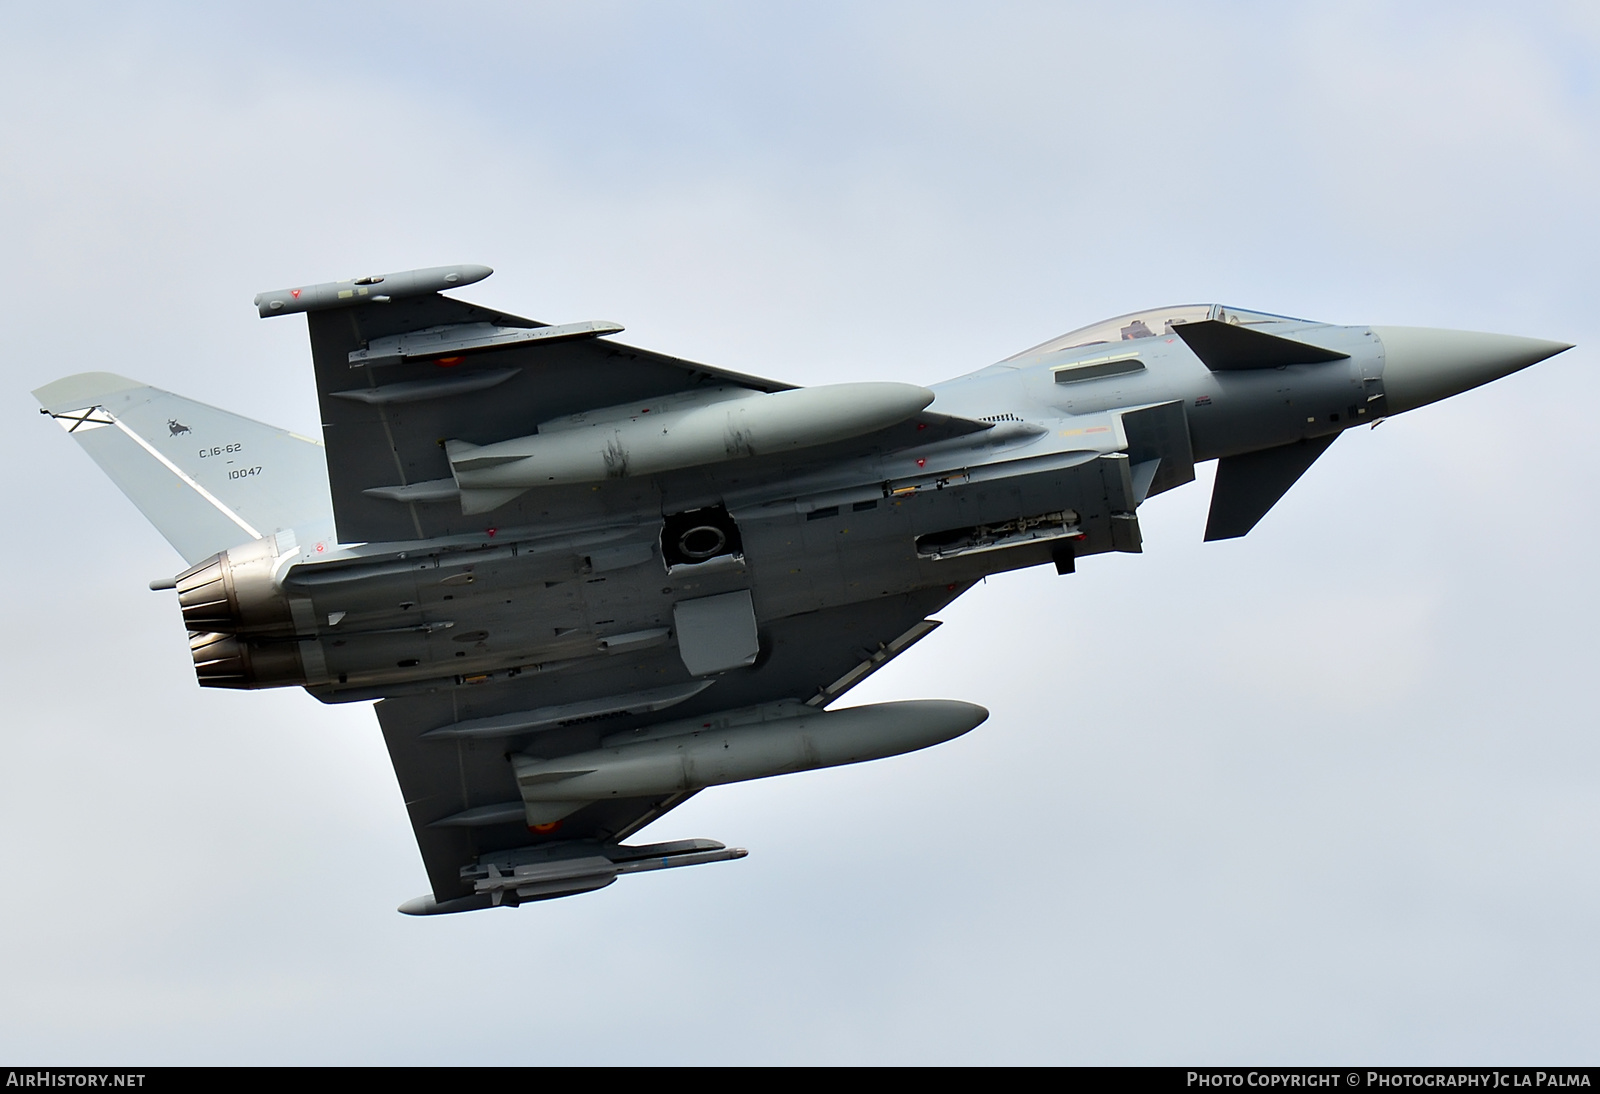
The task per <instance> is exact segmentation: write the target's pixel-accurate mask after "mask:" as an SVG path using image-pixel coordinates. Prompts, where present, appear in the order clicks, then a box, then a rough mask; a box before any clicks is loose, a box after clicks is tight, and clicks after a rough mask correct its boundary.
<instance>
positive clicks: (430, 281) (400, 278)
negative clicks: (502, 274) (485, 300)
mask: <svg viewBox="0 0 1600 1094" xmlns="http://www.w3.org/2000/svg"><path fill="white" fill-rule="evenodd" d="M492 273H494V271H493V270H491V269H490V268H489V267H488V266H431V267H429V268H428V269H425V270H402V271H401V272H399V273H390V274H369V275H368V276H366V277H355V278H351V279H350V280H348V281H329V282H327V283H326V284H322V285H305V286H302V287H301V288H298V289H279V290H277V291H276V292H263V293H257V294H256V299H255V304H256V310H257V311H258V312H259V313H260V314H261V318H263V319H269V318H271V317H272V316H274V315H288V314H290V313H291V312H301V311H323V310H324V309H327V308H345V307H350V306H351V305H354V304H387V303H388V302H389V301H390V300H393V299H395V298H396V297H401V296H422V295H424V294H425V293H431V292H439V291H440V290H441V289H455V288H459V287H461V286H462V285H471V284H472V283H473V282H475V281H482V280H483V279H484V278H486V277H488V276H489V275H490V274H492Z"/></svg>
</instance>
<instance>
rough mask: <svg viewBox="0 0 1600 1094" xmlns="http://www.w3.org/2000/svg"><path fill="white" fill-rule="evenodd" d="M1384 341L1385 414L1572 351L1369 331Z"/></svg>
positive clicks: (1506, 340) (1447, 334) (1500, 339)
mask: <svg viewBox="0 0 1600 1094" xmlns="http://www.w3.org/2000/svg"><path fill="white" fill-rule="evenodd" d="M1372 332H1373V333H1374V334H1376V335H1377V336H1378V338H1379V340H1380V341H1382V342H1383V359H1384V363H1383V391H1384V395H1385V396H1386V397H1387V406H1388V412H1389V413H1390V414H1401V413H1403V412H1405V411H1407V410H1414V409H1416V408H1417V407H1419V406H1426V405H1427V404H1428V403H1436V402H1438V401H1439V400H1440V399H1448V398H1449V397H1450V396H1452V395H1459V394H1461V393H1462V392H1463V391H1470V390H1472V389H1473V388H1475V387H1480V386H1482V385H1483V384H1487V383H1488V382H1489V381H1491V380H1498V379H1500V377H1502V376H1509V375H1511V373H1513V372H1517V371H1519V370H1521V369H1525V368H1527V367H1528V366H1529V365H1535V364H1538V363H1539V362H1540V361H1543V360H1544V359H1545V358H1547V357H1554V356H1555V355H1556V354H1558V353H1560V352H1562V351H1563V350H1568V349H1571V348H1572V347H1571V346H1570V345H1569V344H1567V343H1566V342H1547V341H1545V340H1544V339H1542V338H1518V337H1516V336H1514V335H1509V334H1478V333H1475V332H1473V331H1464V330H1436V329H1434V328H1431V327H1373V328H1372Z"/></svg>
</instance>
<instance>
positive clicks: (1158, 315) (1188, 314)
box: [1006, 304, 1307, 361]
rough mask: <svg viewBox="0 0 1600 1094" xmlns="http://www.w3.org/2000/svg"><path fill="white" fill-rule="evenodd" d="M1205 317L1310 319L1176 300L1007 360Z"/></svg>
mask: <svg viewBox="0 0 1600 1094" xmlns="http://www.w3.org/2000/svg"><path fill="white" fill-rule="evenodd" d="M1205 319H1215V320H1218V321H1220V322H1223V323H1232V324H1234V325H1235V326H1242V327H1257V328H1259V327H1263V326H1268V325H1271V324H1277V323H1285V324H1287V323H1305V322H1307V320H1304V319H1294V318H1291V317H1289V316H1287V315H1272V314H1270V313H1268V312H1259V311H1245V310H1244V309H1243V308H1230V307H1228V306H1226V305H1224V304H1176V305H1174V306H1172V307H1170V308H1151V309H1149V310H1147V311H1136V312H1129V313H1128V314H1127V315H1119V316H1117V317H1116V318H1115V319H1104V320H1101V321H1100V322H1098V323H1091V324H1090V325H1089V326H1087V327H1079V328H1078V329H1077V330H1075V331H1070V332H1068V333H1067V334H1063V335H1062V336H1061V337H1059V338H1052V339H1050V341H1048V342H1043V343H1041V344H1039V345H1037V346H1034V347H1033V348H1032V349H1025V350H1023V351H1022V352H1021V353H1017V354H1013V355H1012V356H1010V357H1007V358H1006V360H1007V361H1015V360H1018V359H1019V358H1023V357H1042V356H1044V355H1045V354H1048V353H1059V352H1060V351H1061V350H1066V349H1078V348H1080V347H1082V346H1096V345H1100V344H1102V343H1105V342H1131V341H1133V340H1134V339H1137V338H1155V337H1157V336H1158V335H1168V334H1171V333H1172V328H1173V327H1176V326H1179V325H1181V324H1183V323H1198V322H1201V321H1202V320H1205Z"/></svg>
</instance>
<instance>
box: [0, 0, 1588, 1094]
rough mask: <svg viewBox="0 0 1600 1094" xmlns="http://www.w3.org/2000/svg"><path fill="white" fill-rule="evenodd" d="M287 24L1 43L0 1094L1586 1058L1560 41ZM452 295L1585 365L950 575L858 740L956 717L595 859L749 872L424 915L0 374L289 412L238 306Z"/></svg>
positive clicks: (342, 20)
mask: <svg viewBox="0 0 1600 1094" xmlns="http://www.w3.org/2000/svg"><path fill="white" fill-rule="evenodd" d="M332 7H333V6H332V5H310V4H306V5H296V4H277V5H271V6H267V7H263V6H261V5H251V6H243V5H241V6H237V7H234V8H231V9H223V8H222V7H221V6H212V5H195V6H194V7H193V8H190V7H187V6H184V5H176V4H174V5H137V6H134V5H105V6H96V5H87V4H85V5H70V4H52V5H24V4H20V3H18V4H6V5H4V7H3V9H0V10H3V13H4V17H5V25H6V27H7V30H6V33H5V35H4V37H3V38H0V60H3V63H0V254H3V255H4V258H5V261H4V262H3V263H0V369H3V375H4V377H5V380H6V383H4V384H0V412H3V415H4V420H6V421H9V422H11V423H12V428H10V429H8V430H5V431H4V432H3V433H0V444H3V445H4V446H5V448H4V457H5V459H6V463H7V465H8V466H10V467H11V468H12V469H13V472H12V479H11V481H12V483H13V485H12V487H11V488H10V499H11V502H12V504H11V506H10V507H9V508H10V511H11V513H12V516H13V523H12V526H11V528H10V534H9V535H7V536H5V537H4V539H3V540H0V572H3V573H4V574H6V575H7V578H6V589H7V597H6V599H7V602H8V603H9V604H10V606H11V620H12V624H11V626H10V627H9V628H8V629H7V632H6V635H5V637H4V638H3V639H0V642H3V643H4V652H5V657H4V659H3V665H4V667H3V669H0V672H3V673H4V684H5V685H6V694H7V696H8V697H9V698H8V702H7V705H6V709H7V712H8V717H6V718H5V719H4V723H3V728H0V875H3V876H4V878H5V882H6V889H5V911H4V912H3V913H0V970H3V982H4V984H5V985H6V990H5V991H4V992H0V1057H4V1058H6V1059H10V1060H16V1061H27V1062H29V1063H47V1062H56V1063H96V1062H105V1063H149V1064H157V1063H200V1062H239V1063H245V1062H261V1063H318V1062H340V1063H491V1062H494V1063H523V1064H550V1063H573V1062H705V1063H736V1062H772V1063H812V1062H814V1063H849V1062H880V1063H944V1062H976V1063H981V1062H1054V1063H1202V1062H1203V1063H1219V1062H1251V1063H1267V1062H1319V1063H1321V1062H1350V1063H1423V1062H1439V1063H1452V1064H1466V1063H1482V1062H1497V1063H1507V1064H1510V1063H1551V1064H1554V1063H1567V1062H1592V1061H1593V1059H1594V1057H1595V1055H1596V1050H1597V1048H1600V1034H1597V1032H1596V1031H1597V1030H1600V1001H1597V996H1596V994H1595V991H1594V985H1595V983H1596V982H1597V979H1600V946H1597V943H1596V941H1595V938H1596V936H1595V931H1594V925H1595V923H1596V922H1597V919H1600V883H1597V877H1600V871H1597V870H1596V860H1597V852H1600V836H1597V833H1600V740H1597V730H1600V719H1597V717H1596V714H1595V711H1594V709H1593V702H1592V699H1591V696H1592V694H1593V693H1594V690H1595V681H1594V675H1595V660H1596V657H1595V655H1596V639H1595V623H1594V619H1595V617H1596V614H1597V610H1600V581H1597V577H1596V567H1595V565H1594V562H1593V557H1592V556H1593V545H1594V544H1595V542H1596V541H1597V539H1600V520H1597V512H1596V502H1597V498H1600V487H1597V485H1596V477H1595V468H1596V467H1597V462H1600V441H1597V440H1596V436H1595V432H1594V429H1593V426H1592V423H1593V419H1594V414H1595V408H1596V405H1597V402H1600V399H1597V396H1600V382H1597V380H1596V376H1595V372H1594V368H1595V365H1594V362H1595V356H1594V350H1593V348H1592V347H1594V346H1595V345H1597V344H1600V323H1597V321H1596V317H1595V312H1594V301H1595V299H1596V288H1597V273H1596V258H1595V256H1596V254H1600V213H1597V208H1600V207H1597V204H1596V201H1595V194H1596V193H1597V192H1600V83H1597V72H1600V65H1597V60H1596V58H1597V57H1600V17H1597V16H1596V14H1595V9H1594V7H1593V6H1592V5H1586V4H1580V3H1571V4H1559V3H1548V4H1540V3H1525V4H1519V5H1516V6H1515V7H1512V8H1508V7H1506V6H1505V5H1501V4H1470V3H1467V4H1463V3H1456V4H1448V5H1445V4H1420V3H1419V4H1412V5H1404V6H1391V5H1383V4H1356V3H1342V4H1334V5H1316V6H1315V9H1316V10H1309V9H1310V8H1311V7H1312V6H1305V9H1302V8H1300V7H1297V6H1291V5H1279V4H1245V3H1240V4H1217V5H1205V6H1198V5H1182V4H1173V5H1163V4H1145V5H1131V4H1130V5H1118V6H1117V10H1116V13H1115V14H1107V13H1106V10H1104V9H1106V8H1108V6H1107V5H1083V6H1082V7H1081V8H1080V9H1074V7H1073V6H1071V5H1062V4H1038V5H1029V4H983V5H978V4H970V5H949V4H937V3H930V2H919V3H914V4H913V3H905V4H890V3H876V4H872V5H855V4H829V3H820V2H808V3H804V4H800V3H794V4H762V5H749V4H738V3H724V4H703V3H702V4H693V3H680V4H670V5H668V4H655V5H648V4H624V3H613V4H604V3H586V4H581V5H580V4H570V5H537V4H506V5H491V4H479V5H466V6H461V10H458V6H456V5H433V4H428V5H425V4H417V5H412V6H409V7H408V6H403V5H385V6H382V7H375V6H372V5H351V6H348V7H345V8H343V9H334V10H333V11H332V12H331V14H330V10H329V9H330V8H332ZM463 11H464V13H463ZM446 262H485V263H488V264H490V265H493V266H495V267H496V268H497V270H498V272H497V273H496V275H495V276H494V277H493V278H492V279H490V280H489V281H487V282H485V283H483V284H482V285H478V286H474V287H473V288H471V289H470V290H466V291H464V292H463V293H461V294H460V295H462V296H464V297H466V298H467V299H472V300H479V301H482V302H484V303H487V304H491V305H495V306H499V307H503V308H505V309H507V310H510V311H514V312H520V313H523V314H529V315H533V316H536V317H539V318H542V319H546V320H550V321H558V322H559V321H573V320H580V319H592V318H614V319H616V320H618V321H620V322H622V323H624V324H626V325H627V327H628V333H627V335H626V338H627V340H628V341H630V342H634V343H637V344H642V345H647V346H651V347H653V348H657V349H660V350H663V351H665V352H669V353H674V354H678V355H681V356H685V357H689V358H691V359H699V360H704V361H707V362H711V363H715V364H718V365H721V366H725V367H729V368H733V369H738V370H741V371H747V372H753V373H760V374H766V375H771V376H776V377H780V378H783V379H786V380H790V381H794V382H798V383H825V382H829V381H837V380H844V379H861V378H881V379H902V380H916V381H922V382H928V381H932V380H937V379H943V378H947V377H950V376H953V375H957V374H960V373H963V372H967V371H970V370H972V369H975V368H979V367H981V366H983V365H985V364H987V363H989V362H991V361H994V360H996V359H998V358H1000V357H1003V356H1006V355H1007V354H1009V353H1011V352H1014V351H1016V350H1018V349H1021V348H1023V347H1025V346H1028V345H1032V344H1034V343H1037V342H1040V341H1042V340H1044V339H1045V338H1048V337H1050V336H1052V335H1054V334H1057V333H1060V332H1062V331H1065V330H1067V329H1069V328H1072V327H1075V326H1078V325H1081V324H1083V323H1087V322H1091V321H1093V320H1095V319H1098V318H1101V317H1104V316H1107V315H1112V314H1117V313H1121V312H1125V311H1129V310H1131V309H1134V308H1138V307H1143V306H1148V305H1158V304H1165V303H1171V302H1175V301H1210V300H1221V301H1225V302H1229V303H1233V304H1237V305H1239V306H1243V307H1252V308H1259V309H1262V310H1267V311H1274V312H1282V313H1288V314H1292V315H1307V316H1312V317H1317V318H1322V319H1326V320H1329V321H1333V322H1350V323H1356V322H1363V323H1401V324H1415V325H1430V326H1445V327H1458V328H1464V329H1479V330H1495V331H1503V332H1505V333H1512V334H1525V335H1533V336H1538V337H1547V338H1555V339H1562V340H1565V341H1570V342H1576V343H1578V348H1577V349H1575V350H1573V351H1571V352H1569V353H1566V354H1564V355H1562V356H1561V357H1559V358H1556V359H1554V360H1552V361H1549V362H1547V363H1545V364H1543V365H1540V366H1538V367H1536V368H1535V369H1532V370H1530V371H1528V372H1526V373H1522V374H1519V375H1517V376H1515V377H1512V378H1510V379H1508V380H1505V381H1503V382H1501V383H1499V384H1496V385H1494V386H1492V387H1490V388H1486V389H1482V390H1480V391H1478V392H1474V393H1471V394H1469V395H1466V396H1463V397H1460V398H1458V399H1456V400H1454V401H1452V402H1451V403H1449V404H1447V405H1442V406H1437V407H1433V408H1425V409H1424V410H1422V411H1419V412H1417V413H1415V414H1414V415H1408V416H1406V417H1402V418H1398V419H1395V420H1394V421H1391V422H1389V423H1387V424H1386V425H1385V426H1384V427H1383V428H1382V429H1380V430H1377V431H1369V430H1362V431H1359V432H1353V433H1352V434H1351V435H1350V436H1349V437H1347V438H1345V439H1343V440H1341V441H1340V442H1339V444H1338V445H1336V446H1335V447H1334V448H1333V449H1332V450H1331V451H1330V452H1329V454H1328V455H1327V456H1326V457H1325V458H1324V459H1323V460H1322V461H1320V462H1319V463H1318V465H1317V466H1316V467H1314V468H1313V469H1312V471H1311V472H1310V473H1309V474H1308V475H1307V476H1306V478H1305V480H1304V481H1303V482H1302V483H1301V484H1299V485H1298V486H1297V487H1296V488H1295V489H1294V491H1293V492H1291V493H1290V495H1289V496H1288V497H1287V498H1286V499H1285V501H1283V502H1282V503H1281V504H1280V505H1279V506H1278V507H1277V508H1276V509H1275V510H1274V511H1273V512H1272V513H1271V514H1270V515H1269V516H1268V518H1267V519H1266V520H1265V521H1264V522H1263V524H1262V525H1261V526H1260V527H1259V528H1258V529H1257V530H1256V531H1255V532H1254V533H1252V534H1251V535H1250V536H1249V537H1248V538H1246V539H1244V540H1240V541H1235V542H1230V543H1223V544H1212V545H1203V544H1202V543H1201V542H1200V535H1201V530H1202V528H1203V525H1204V514H1205V507H1206V502H1207V489H1208V483H1209V481H1210V470H1209V468H1206V469H1203V471H1202V475H1201V481H1200V482H1198V483H1196V484H1194V485H1192V486H1190V487H1187V488H1185V489H1183V490H1181V491H1178V492H1175V493H1173V494H1171V495H1166V496H1163V497H1161V498H1158V499H1155V500H1154V501H1153V502H1152V503H1151V504H1150V505H1149V506H1148V507H1147V509H1146V510H1145V521H1144V527H1145V537H1146V553H1145V555H1143V556H1142V557H1125V556H1119V557H1101V558H1095V559H1091V560H1087V561H1086V562H1085V563H1084V564H1083V565H1082V566H1081V567H1080V569H1079V573H1078V574H1076V575H1075V576H1073V577H1071V578H1057V577H1056V576H1055V575H1054V574H1053V573H1050V572H1048V570H1047V569H1046V570H1036V571H1031V572H1025V573H1020V574H1012V575H1007V576H1005V577H1003V578H997V579H993V580H991V581H990V582H989V583H988V584H987V585H986V586H983V587H980V588H978V589H976V590H974V591H973V593H971V594H970V595H969V596H968V597H967V598H965V599H964V600H963V601H961V602H959V603H958V604H956V605H954V606H953V607H952V608H951V609H950V610H949V611H947V612H945V613H944V614H943V618H944V619H945V620H946V624H947V625H946V626H945V627H944V628H942V629H941V630H940V631H939V632H937V633H936V634H935V635H934V636H933V637H931V638H930V639H928V640H927V641H926V642H925V643H924V644H923V645H922V646H920V647H919V648H918V649H917V650H916V651H915V652H913V653H911V654H908V655H907V656H906V657H905V658H904V659H902V661H901V662H899V663H896V664H895V665H894V666H893V667H892V668H890V669H889V670H886V671H885V672H883V673H881V674H880V675H879V676H878V677H875V678H874V679H873V680H872V681H870V682H869V683H868V684H867V685H865V686H863V687H862V688H861V689H859V690H858V691H857V692H856V693H854V695H853V696H852V700H853V701H861V702H865V701H876V700H885V699H896V698H917V697H935V696H947V697H952V698H963V699H969V700H972V701H975V702H980V703H983V704H984V705H986V706H988V707H989V708H990V709H991V710H992V711H993V716H992V717H991V719H990V721H989V722H988V723H987V724H986V725H984V726H983V727H981V728H980V729H979V730H977V731H975V732H974V733H972V734H970V735H968V736H967V737H964V738H962V739H960V740H958V741H955V742H953V743H951V744H948V745H944V746H941V747H939V748H937V749H934V750H931V751H929V752H925V753H920V754H917V755H914V756H909V757H901V758H898V759H894V760H888V761H882V762H880V763H876V764H871V765H865V766H861V767H856V768H849V769H842V770H834V771H829V772H819V773H813V774H808V775H802V776H795V777H790V778H786V779H778V780H770V781H767V782H761V783H752V784H746V785H743V786H738V787H731V788H725V789H720V790H712V791H708V792H706V793H705V794H702V795H701V796H700V797H699V798H697V799H696V800H695V801H694V802H692V803H690V804H689V805H688V806H686V807H685V808H683V809H681V810H679V811H677V812H676V813H674V814H672V815H671V816H670V817H669V818H667V819H666V820H665V821H663V822H662V823H661V824H659V825H657V826H656V827H655V828H653V829H651V830H650V832H649V833H648V835H649V836H651V837H656V838H662V839H667V838H678V837H687V836H708V837H713V838H717V839H722V840H724V841H726V842H728V843H730V844H735V845H740V846H746V847H749V848H750V849H751V855H750V857H749V858H748V859H746V860H744V861H743V862H739V863H730V864H723V865H714V866H705V867H696V868H693V869H687V870H681V871H671V872H667V873H663V874H658V875H650V876H644V877H639V878H625V879H623V880H622V881H620V882H618V884H616V885H615V886H613V887H611V888H610V889H607V890H604V891H602V892H600V893H597V894H592V895H588V896H583V897H578V898H573V899H569V900H561V901H554V902H550V903H545V904H540V905H534V906H530V907H527V908H524V909H521V910H519V911H517V912H492V913H478V914H473V915H465V916H452V917H441V918H436V919H431V920H415V919H410V918H406V917H402V916H399V915H397V914H395V912H394V911H393V909H394V907H395V905H396V904H398V903H399V902H400V901H402V900H404V899H406V898H408V897H410V896H414V895H416V894H417V893H420V892H422V891H423V890H425V889H426V882H425V879H424V876H423V872H422V868H421V864H420V861H419V859H418V857H417V854H416V851H415V847H414V844H413V843H412V840H411V833H410V830H409V826H408V825H407V823H406V818H405V814H404V810H403V807H402V803H401V801H400V798H399V795H398V793H397V791H396V788H395V786H394V782H393V776H392V774H391V772H390V770H389V767H388V761H387V757H386V755H385V752H384V749H383V746H382V741H381V739H380V737H379V734H378V731H377V726H376V723H375V720H374V719H373V718H372V716H371V713H370V711H369V710H368V709H367V708H366V707H365V706H359V705H358V706H352V707H344V708H325V707H322V706H321V705H320V704H318V703H316V702H315V701H313V700H311V699H310V698H308V697H307V696H305V695H304V694H303V693H298V692H287V691H284V692H267V693H255V694H251V693H243V694H233V693H226V692H206V691H202V690H200V689H199V688H198V687H197V686H196V685H195V683H194V679H193V674H192V671H191V669H190V666H189V659H188V656H187V651H186V645H185V640H184V634H183V630H182V627H181V624H180V622H179V619H178V615H177V612H176V609H175V607H174V605H173V603H172V601H171V597H170V594H154V593H150V592H147V591H146V590H145V588H144V584H145V582H146V581H147V580H149V579H150V578H152V577H155V576H159V575H165V574H169V573H171V572H173V571H174V570H175V569H177V567H178V560H177V559H176V557H175V556H174V555H173V553H172V552H171V551H170V549H169V548H168V547H167V546H166V545H165V543H164V542H163V541H161V540H160V538H159V537H158V536H157V535H156V534H155V533H154V531H153V530H151V529H150V528H149V527H148V526H147V525H145V523H144V522H143V520H142V519H141V518H140V517H139V516H138V514H137V513H136V512H135V511H134V509H133V508H132V506H131V505H129V504H128V503H127V502H125V501H124V500H123V499H122V498H121V496H120V495H118V494H117V493H116V492H115V490H114V489H113V488H112V487H111V486H110V485H109V483H108V482H107V481H106V480H104V479H103V477H101V476H100V474H99V472H98V471H97V470H96V469H95V468H94V467H93V465H92V464H91V463H90V462H89V460H88V459H87V458H86V457H85V456H84V455H83V454H82V453H81V452H79V451H77V450H76V448H75V446H73V445H72V444H71V443H70V442H68V441H67V440H66V439H65V438H63V437H62V436H61V435H60V433H59V431H58V430H56V429H55V428H54V427H53V426H50V425H49V423H48V422H46V421H44V420H43V419H41V418H40V417H39V416H38V415H37V413H36V407H35V404H34V403H33V402H32V400H31V399H30V397H29V396H28V391H29V390H30V389H31V388H33V387H37V386H39V385H40V384H41V383H44V382H46V381H49V380H52V379H55V378H57V377H58V376H62V375H66V374H68V373H72V372H79V371H86V370H91V369H95V370H99V369H103V370H109V371H115V372H120V373H124V374H127V375H131V376H135V377H138V378H140V379H143V380H145V381H148V382H150V383H153V384H156V385H158V386H161V387H165V388H168V389H171V390H175V391H178V392H181V393H183V394H186V395H188V396H191V397H193V398H197V399H201V400H204V401H207V402H211V403H215V404H217V405H220V406H224V407H227V408H229V409H232V410H236V411H240V412H243V413H247V414H251V415H253V416H256V417H260V418H262V419H265V420H268V421H271V422H274V423H275V424H280V425H283V426H286V427H289V428H293V429H296V430H299V431H302V432H313V431H314V430H315V429H316V422H317V416H316V409H315V399H314V393H313V390H312V384H311V371H310V361H309V354H308V352H307V349H306V345H305V333H304V324H303V323H302V322H301V321H299V320H297V319H296V320H279V321H277V322H273V323H262V322H260V321H259V320H258V319H256V318H255V313H254V310H253V309H252V308H251V306H250V298H251V297H252V295H253V294H254V293H256V292H257V291H260V290H263V289H268V288H274V287H278V286H281V285H284V284H290V283H300V282H306V281H313V280H327V279H333V278H336V277H343V276H349V275H352V274H359V273H366V272H371V271H378V270H388V269H404V268H409V267H415V266H428V265H436V264H440V263H446Z"/></svg>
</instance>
